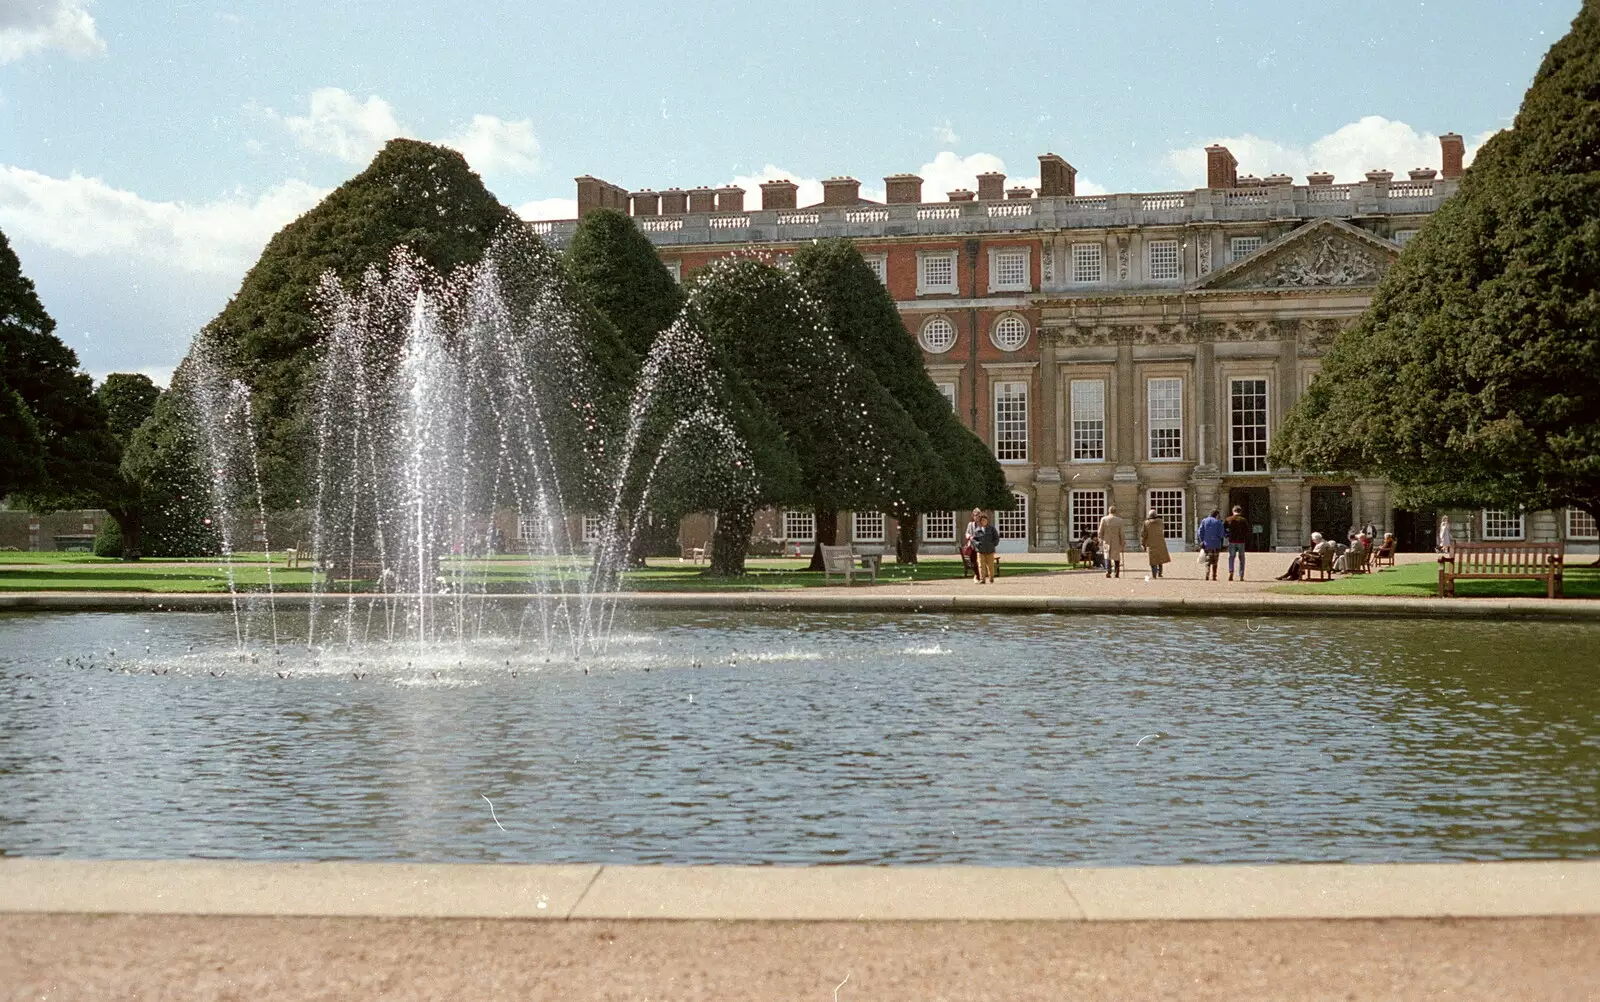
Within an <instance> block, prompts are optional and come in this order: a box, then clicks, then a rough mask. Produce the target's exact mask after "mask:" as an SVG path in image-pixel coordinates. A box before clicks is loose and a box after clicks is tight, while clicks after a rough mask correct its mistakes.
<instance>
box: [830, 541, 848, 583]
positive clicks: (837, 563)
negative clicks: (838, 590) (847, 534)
mask: <svg viewBox="0 0 1600 1002" xmlns="http://www.w3.org/2000/svg"><path fill="white" fill-rule="evenodd" d="M855 573H856V555H855V554H854V553H852V552H850V547H848V546H829V545H827V544H826V543H824V544H823V545H822V581H823V583H824V584H826V583H827V582H828V579H829V578H831V577H833V575H835V574H842V575H844V583H845V584H854V583H855Z"/></svg>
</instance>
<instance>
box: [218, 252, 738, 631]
mask: <svg viewBox="0 0 1600 1002" xmlns="http://www.w3.org/2000/svg"><path fill="white" fill-rule="evenodd" d="M507 256H508V257H514V255H507ZM512 267H513V264H512V263H511V262H510V261H507V260H505V259H502V258H501V257H500V256H498V255H497V253H496V251H494V250H491V252H490V254H489V255H488V256H487V257H486V258H485V260H484V261H483V262H482V263H480V264H478V265H475V266H471V267H466V268H463V269H461V270H459V271H458V272H456V273H454V274H452V275H450V276H440V275H437V274H435V273H434V272H432V270H431V269H429V268H428V267H427V266H426V265H425V264H423V263H422V262H421V261H420V260H418V259H417V258H416V257H415V256H413V255H411V254H409V253H407V252H405V251H403V250H402V251H398V252H396V254H395V256H394V258H393V259H392V260H391V262H390V263H389V267H388V268H387V269H386V270H384V271H382V272H380V271H379V270H378V269H376V268H373V269H369V270H368V272H367V273H366V275H365V276H364V279H363V281H362V282H361V283H360V285H359V286H358V287H357V288H355V289H348V288H346V287H345V286H344V285H343V284H342V283H340V282H339V281H338V279H337V278H336V277H335V276H333V275H332V274H331V273H330V274H328V275H326V276H325V277H324V278H323V280H322V282H321V285H320V289H319V304H318V313H319V316H320V318H321V322H322V323H323V325H324V328H325V338H324V345H325V347H324V349H323V356H322V359H321V365H320V378H319V381H318V383H317V385H316V387H315V392H314V394H313V424H312V429H311V434H312V436H313V437H314V470H315V479H314V483H315V494H314V498H313V499H312V505H311V526H310V528H311V537H312V557H313V563H314V566H316V567H318V568H320V569H321V570H322V571H323V574H322V575H321V576H319V577H318V578H317V581H316V583H315V584H314V586H313V595H312V600H311V615H310V617H309V620H308V624H307V628H306V636H305V637H304V638H303V639H304V641H305V643H306V644H307V645H308V646H309V647H311V648H313V649H319V648H320V647H322V646H324V645H327V644H330V643H338V644H342V645H344V646H346V647H348V648H353V647H356V646H358V645H361V644H365V643H369V642H373V641H381V642H383V643H386V644H395V643H407V644H411V645H414V646H415V647H416V649H417V650H419V651H424V650H427V649H429V648H433V647H437V646H438V645H448V644H457V645H459V644H465V643H467V642H469V641H472V640H473V639H475V638H476V637H479V636H481V635H482V634H483V632H484V630H485V629H486V623H487V619H486V617H487V615H488V599H489V597H490V594H491V592H493V591H496V590H501V591H503V590H506V589H507V588H508V587H509V589H510V590H514V591H519V592H523V593H531V594H532V595H533V596H534V597H535V600H530V601H527V602H524V603H522V604H521V611H520V615H519V618H518V621H517V622H516V624H515V628H514V633H515V636H516V637H517V639H518V640H519V641H529V642H532V643H535V644H537V645H539V646H541V647H543V648H545V649H561V650H564V651H565V652H566V653H568V654H571V655H577V654H580V653H583V652H596V651H601V650H603V649H604V648H605V646H606V644H607V640H608V637H609V635H610V631H611V629H612V626H613V620H614V617H615V613H616V589H617V586H618V584H619V582H620V576H621V572H622V570H623V568H624V565H625V563H626V562H627V560H628V558H629V555H630V553H631V552H632V550H633V543H634V537H635V534H636V533H637V531H638V527H639V526H640V524H641V523H642V521H643V519H644V516H645V515H646V512H647V509H648V507H649V505H650V502H651V499H652V495H653V493H654V492H656V490H657V488H658V486H659V484H660V482H661V480H662V479H663V477H665V476H668V475H669V474H670V473H671V472H673V470H672V467H673V463H674V461H675V460H678V459H680V458H682V457H687V456H689V455H691V454H693V455H697V456H698V457H699V458H700V463H699V465H700V466H702V467H706V466H709V468H710V469H711V470H712V471H713V472H711V473H708V474H707V475H709V476H715V475H719V474H720V475H722V476H724V477H725V478H730V479H729V483H728V487H729V489H731V490H734V491H737V490H738V489H739V485H740V484H741V483H743V482H748V479H749V472H750V461H749V458H748V456H747V454H746V451H745V448H744V444H743V443H742V441H741V440H740V438H739V436H738V434H737V432H736V431H735V430H734V428H733V426H732V425H731V424H730V422H729V421H728V420H727V419H726V417H725V416H724V415H723V414H721V413H720V412H719V411H718V410H717V408H716V406H715V401H716V400H717V399H718V393H717V387H716V385H715V379H716V375H715V369H714V367H713V366H712V365H710V364H709V354H708V353H709V347H708V345H707V344H706V341H705V339H704V337H703V336H702V335H701V334H700V332H699V331H698V329H697V328H696V326H695V325H694V324H693V323H691V322H689V320H688V319H687V318H680V320H679V321H678V322H677V323H675V324H674V325H673V326H672V327H671V328H669V329H668V330H667V331H666V332H664V333H663V334H662V335H661V337H660V338H659V339H658V341H657V343H656V344H655V345H654V347H653V348H652V350H651V351H650V353H649V355H648V357H647V358H646V359H644V362H643V365H642V366H641V369H640V375H639V378H638V382H637V385H636V386H635V388H634V390H633V393H632V395H631V399H630V400H629V401H628V407H627V411H626V415H625V422H619V421H615V420H613V421H610V422H608V419H607V416H606V413H605V409H604V408H602V407H601V406H599V405H598V404H597V402H596V401H597V391H598V386H597V380H598V377H597V374H596V373H595V372H594V370H593V367H592V366H591V365H590V364H589V363H588V362H587V360H586V359H585V357H584V354H583V352H582V351H581V350H580V348H579V343H580V342H579V338H578V337H576V336H574V334H575V332H574V329H573V324H572V323H571V321H570V316H571V306H570V305H569V304H567V303H565V302H563V300H562V297H561V295H560V292H559V290H558V289H557V288H556V287H555V285H554V283H540V282H537V281H534V282H529V281H527V280H526V279H527V276H526V274H518V275H515V276H510V277H508V270H509V269H511V268H512ZM192 362H193V378H192V384H193V386H194V390H193V392H192V401H191V402H192V404H193V408H194V414H195V419H196V421H197V423H198V424H199V425H200V427H201V428H202V429H203V430H204V434H203V435H202V436H201V439H202V445H203V449H204V452H205V453H206V466H207V469H208V471H209V472H210V474H211V497H210V504H211V507H212V509H213V512H214V514H213V517H214V518H215V519H216V521H217V524H218V525H219V528H220V530H221V532H220V534H221V544H222V545H221V549H222V556H223V560H224V561H225V562H226V563H227V564H228V566H229V584H230V592H232V593H233V595H234V598H235V603H234V605H235V625H236V629H235V633H236V639H237V641H238V643H239V645H240V647H241V649H243V647H244V646H245V645H246V644H247V641H248V640H249V639H250V636H251V630H250V626H249V623H250V620H251V618H252V615H253V613H252V611H251V609H252V608H253V607H252V606H250V604H249V603H244V604H241V602H240V595H239V589H238V588H237V586H236V584H235V580H234V575H233V572H232V561H233V555H234V553H235V552H236V551H238V550H239V549H240V546H239V544H238V536H239V535H240V530H239V528H238V527H239V525H240V518H241V514H242V513H245V512H248V513H249V514H250V516H251V517H252V518H254V519H255V520H256V521H257V522H258V523H259V524H261V525H265V524H267V521H268V520H267V513H266V507H265V504H264V502H263V500H262V498H263V492H262V489H261V483H260V472H259V461H258V459H257V457H256V452H255V449H256V430H255V427H254V422H253V416H252V412H251V405H250V391H249V388H248V387H247V386H245V385H244V384H243V383H242V382H240V381H238V380H237V379H234V378H231V377H230V376H229V375H228V373H227V368H226V366H225V365H223V364H221V363H218V362H216V361H215V360H213V359H212V358H211V357H210V355H209V353H208V352H207V351H206V350H204V347H203V345H202V347H201V349H200V350H197V351H196V352H195V353H194V354H193V356H192ZM613 424H620V427H611V426H610V425H613ZM708 460H709V462H708ZM741 478H742V479H741ZM580 512H581V513H588V514H587V516H586V521H587V522H588V523H589V526H588V529H589V531H587V532H585V533H584V534H583V535H584V536H586V537H587V538H581V537H580V536H579V534H577V533H575V532H573V531H572V522H573V520H574V519H575V518H577V517H583V516H580V515H579V513H580ZM497 513H514V514H515V517H516V524H517V525H518V527H519V530H520V531H519V535H520V536H521V537H522V538H521V539H520V540H519V544H520V545H521V548H522V550H523V552H522V553H521V554H519V555H518V556H519V559H517V560H515V561H514V562H513V561H511V560H508V559H506V557H507V555H506V554H502V553H498V552H496V551H497V550H498V549H500V547H499V546H497V542H498V537H499V533H498V532H497V530H496V526H495V521H496V515H497ZM266 545H267V546H268V548H269V549H270V546H271V543H270V541H268V542H267V544H266ZM269 565H270V554H269ZM506 571H511V572H512V573H511V579H510V580H504V578H505V574H504V573H503V572H506ZM491 575H493V576H498V577H500V578H502V580H501V581H500V582H499V583H498V585H494V584H492V583H491V580H490V579H491ZM272 590H273V589H272V583H271V582H270V580H269V582H268V597H269V599H270V598H271V593H272ZM274 604H275V603H274V602H272V601H270V600H269V601H267V602H266V603H265V606H264V608H265V610H266V612H264V613H263V614H264V615H266V616H268V617H269V618H271V620H272V625H271V633H272V641H273V646H274V648H277V647H278V646H279V644H280V642H281V641H282V638H281V637H280V633H279V629H278V625H277V621H276V614H275V612H273V611H272V610H273V607H274ZM504 625H505V624H504V623H503V621H497V622H496V624H495V626H496V630H497V633H503V632H504Z"/></svg>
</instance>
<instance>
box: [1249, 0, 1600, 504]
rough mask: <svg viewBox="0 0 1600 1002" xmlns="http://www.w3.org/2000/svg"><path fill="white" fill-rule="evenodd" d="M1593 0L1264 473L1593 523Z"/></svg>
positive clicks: (1598, 92) (1599, 459)
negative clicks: (1330, 476)
mask: <svg viewBox="0 0 1600 1002" xmlns="http://www.w3.org/2000/svg"><path fill="white" fill-rule="evenodd" d="M1597 372H1600V2H1597V0H1585V3H1584V5H1583V9H1582V10H1581V11H1580V12H1579V14H1578V16H1577V18H1576V20H1574V21H1573V24H1572V30H1571V32H1570V33H1569V34H1568V35H1567V36H1566V37H1565V38H1563V39H1561V40H1560V41H1559V42H1557V43H1556V44H1555V45H1554V46H1553V47H1552V48H1551V49H1550V51H1549V53H1548V54H1547V55H1546V56H1545V60H1544V64H1543V65H1542V66H1541V67H1540V69H1539V72H1538V75H1537V76H1536V77H1535V78H1534V81H1533V86H1532V87H1531V88H1530V89H1529V91H1528V93H1527V95H1526V97H1525V98H1524V99H1523V104H1522V109H1521V111H1520V112H1519V113H1518V115H1517V118H1516V122H1515V124H1514V125H1513V127H1512V129H1511V130H1509V131H1507V132H1502V133H1500V134H1499V135H1497V136H1495V137H1494V138H1492V139H1490V140H1489V141H1488V142H1487V143H1486V144H1485V145H1484V146H1483V148H1482V149H1481V150H1480V151H1479V153H1478V156H1477V159H1476V161H1475V162H1474V164H1473V165H1472V167H1471V169H1470V170H1468V171H1467V173H1466V176H1465V178H1463V180H1462V183H1461V190H1460V192H1459V193H1458V194H1457V195H1456V196H1455V197H1454V198H1452V199H1450V200H1449V201H1447V202H1446V203H1445V204H1444V205H1443V206H1441V207H1440V209H1439V211H1438V212H1436V213H1435V214H1434V215H1433V217H1432V218H1431V219H1430V220H1429V221H1428V222H1427V224H1426V225H1424V227H1423V228H1422V231H1421V233H1419V234H1418V236H1417V237H1416V238H1415V239H1414V240H1413V241H1412V242H1411V243H1410V244H1409V245H1408V246H1407V248H1406V250H1405V252H1404V253H1403V254H1401V256H1400V258H1399V260H1398V261H1397V262H1396V263H1395V265H1394V266H1393V267H1392V268H1391V269H1390V271H1389V273H1388V275H1386V276H1385V278H1384V280H1383V282H1382V284H1381V285H1380V286H1379V288H1378V291H1377V294H1376V295H1375V297H1374V299H1373V303H1372V308H1371V309H1370V310H1368V311H1367V313H1366V314H1364V315H1363V316H1362V317H1361V319H1360V320H1359V321H1358V322H1357V323H1356V324H1355V325H1354V326H1353V327H1352V328H1351V329H1350V330H1348V331H1346V332H1345V333H1344V334H1343V335H1341V336H1340V337H1339V339H1338V340H1337V341H1336V342H1335V343H1334V345H1333V346H1332V348H1331V349H1330V351H1329V353H1328V355H1327V357H1326V359H1325V361H1324V363H1323V368H1322V372H1321V374H1320V375H1319V376H1318V377H1317V379H1316V380H1315V381H1314V382H1313V383H1312V384H1311V386H1310V387H1309V388H1308V390H1307V392H1306V394H1305V395H1304V397H1303V398H1302V399H1301V401H1300V402H1299V404H1298V405H1297V406H1296V407H1295V408H1294V410H1293V411H1292V412H1291V413H1290V415H1289V416H1288V419H1287V420H1286V421H1285V423H1284V426H1283V428H1282V430H1281V432H1280V434H1279V436H1278V440H1277V445H1276V448H1275V462H1277V463H1279V464H1288V465H1293V466H1296V467H1299V468H1302V469H1308V470H1319V471H1333V470H1339V471H1358V472H1365V473H1371V474H1377V475H1381V476H1384V477H1387V478H1388V479H1389V480H1390V482H1391V483H1392V484H1393V485H1394V487H1395V488H1396V493H1397V496H1398V497H1399V499H1400V501H1401V503H1403V504H1409V505H1414V506H1422V505H1427V504H1473V505H1476V504H1486V505H1494V506H1498V507H1507V508H1519V507H1520V508H1526V509H1543V508H1555V507H1563V506H1571V507H1576V508H1580V509H1582V510H1584V511H1587V512H1589V513H1591V514H1593V515H1595V516H1596V517H1600V382H1597V381H1596V378H1595V374H1596V373H1597Z"/></svg>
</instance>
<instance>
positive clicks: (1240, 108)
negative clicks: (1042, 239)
mask: <svg viewBox="0 0 1600 1002" xmlns="http://www.w3.org/2000/svg"><path fill="white" fill-rule="evenodd" d="M1578 7H1579V0H1449V2H1445V0H1433V2H1426V3H1424V2H1418V0H1389V2H1373V0H1347V2H1345V3H1342V4H1327V3H1316V4H1312V3H1298V2H1293V0H1290V2H1285V0H1272V2H1266V0H1235V2H1221V0H1166V2H1156V0H1144V2H1141V0H1125V2H1122V3H1098V4H1090V3H1085V2H1080V0H1049V2H1033V0H1022V2H1013V3H1011V4H1008V5H1005V6H1003V7H1001V6H996V5H990V4H977V3H971V4H896V3H880V2H873V0H849V2H842V0H814V2H812V3H808V4H803V5H801V4H782V5H779V4H749V3H731V2H724V0H712V2H701V3H697V4H693V5H683V7H682V8H681V9H676V10H674V9H668V8H666V7H665V6H663V5H660V4H643V3H632V2H616V3H612V4H610V5H607V6H604V7H602V8H590V7H578V6H576V5H555V4H544V3H536V2H535V3H530V2H523V3H516V2H504V3H502V2H470V0H458V2H457V3H454V4H437V3H421V2H413V0H383V2H378V0H317V2H304V0H273V2H270V3H268V2H229V0H218V2H201V0H196V2H185V3H179V2H167V0H141V2H139V3H137V4H135V3H131V2H117V0H99V2H96V0H0V229H3V230H4V231H5V232H6V233H7V235H8V236H9V237H10V238H11V240H12V243H13V245H14V247H15V248H16V250H17V252H18V254H19V256H20V257H21V258H22V262H23V268H24V270H25V271H26V272H27V273H28V274H29V275H31V276H32V277H33V278H34V280H35V281H36V282H37V284H38V285H39V288H40V293H41V296H42V297H43V299H44V302H45V306H46V308H47V309H48V310H49V311H50V312H51V314H52V315H53V316H54V317H55V318H56V319H57V321H58V323H59V325H60V331H59V332H60V334H61V335H62V337H63V338H64V339H65V340H66V341H67V342H68V343H69V344H71V345H72V346H73V347H74V348H75V349H77V351H78V353H79V356H80V358H81V359H82V361H83V363H84V366H85V367H86V368H87V369H89V370H90V371H91V372H94V373H96V374H97V375H98V374H103V373H106V372H109V371H118V370H121V371H127V370H144V371H149V372H151V373H152V374H153V375H155V376H157V377H158V378H164V376H165V374H166V373H167V372H169V371H170V369H171V367H172V366H173V365H174V364H176V362H177V361H178V360H179V359H180V358H181V357H182V355H183V352H184V350H185V349H186V348H187V346H188V343H189V340H190V338H191V337H192V335H193V332H194V330H195V328H196V327H198V326H199V325H200V324H202V323H204V322H205V321H206V320H208V319H209V318H210V317H212V316H213V315H215V314H216V312H217V311H218V310H220V309H221V308H222V306H223V305H224V303H225V302H226V300H227V297H228V296H229V294H231V293H232V292H233V291H234V289H236V288H237V286H238V283H239V280H240V279H241V278H242V276H243V274H244V271H245V269H246V268H248V266H249V264H250V263H251V262H252V261H253V260H254V259H255V257H256V255H257V254H259V252H260V249H261V247H262V246H263V245H264V244H265V242H266V240H267V238H268V237H270V235H271V234H272V233H273V232H274V231H275V230H277V229H278V228H279V227H281V226H282V225H283V224H284V223H286V222H288V221H289V220H290V219H292V218H294V216H295V215H297V214H298V213H299V212H302V211H304V210H305V209H306V208H308V207H309V206H311V205H313V204H315V202H316V201H317V199H318V198H319V197H321V195H322V194H323V193H325V192H326V191H327V190H328V189H330V188H332V187H333V186H335V185H337V184H339V183H340V182H341V181H343V180H344V179H346V178H348V177H349V176H350V175H351V174H353V173H355V172H356V171H358V170H359V169H360V167H361V165H362V164H364V163H365V161H366V160H367V159H368V158H369V157H370V156H371V154H372V152H373V151H374V150H375V149H376V147H377V146H378V145H381V142H382V141H383V139H386V138H388V137H389V136H392V135H397V134H405V135H412V136H416V137H418V138H423V139H429V140H434V141H443V142H449V143H451V144H452V145H455V146H457V147H458V148H460V149H462V150H463V152H465V153H466V154H467V156H468V159H469V161H471V162H472V163H473V164H474V166H475V167H476V168H477V169H478V170H479V171H480V173H482V174H483V176H484V179H485V182H486V183H487V184H488V186H489V187H490V189H491V190H492V191H494V192H495V193H496V194H497V195H498V196H499V197H500V199H501V200H502V201H504V202H506V203H507V204H510V205H513V206H516V207H518V208H519V211H522V212H523V213H524V214H525V215H528V216H530V217H562V216H566V215H570V212H571V203H570V199H571V198H572V194H573V191H572V188H573V186H572V178H573V177H574V176H576V175H579V174H595V175H597V176H600V177H604V178H606V179H607V180H610V181H614V182H616V183H618V184H621V185H624V186H626V187H629V188H640V187H656V188H664V187H668V186H672V185H678V186H681V187H691V186H695V185H699V184H711V185H719V184H725V183H728V182H730V181H736V180H739V179H743V180H744V183H746V184H753V183H755V181H756V180H758V179H762V178H767V177H775V176H789V177H793V178H796V179H797V180H800V181H801V182H802V184H803V186H804V187H805V188H806V189H808V190H810V189H812V187H813V185H812V182H814V181H815V180H816V179H820V178H823V177H829V176H832V175H836V174H852V175H854V176H856V177H858V178H861V179H862V181H863V189H864V191H863V193H864V194H867V195H869V197H870V196H871V195H872V193H873V191H874V189H877V190H881V187H882V180H881V179H882V178H883V176H884V175H886V174H893V173H897V172H900V171H915V172H918V173H921V174H922V175H923V176H924V177H925V178H927V179H928V184H927V185H926V187H925V191H926V194H925V197H928V198H934V197H939V193H942V192H943V191H945V190H948V188H952V187H958V186H965V187H973V186H974V182H973V181H972V177H973V175H975V174H976V173H977V172H978V171H980V170H989V169H1002V170H1006V171H1007V173H1008V174H1010V175H1011V176H1012V177H1013V178H1017V179H1020V180H1021V183H1028V182H1027V179H1029V178H1032V177H1034V176H1035V175H1036V174H1037V172H1038V167H1037V161H1036V159H1035V158H1036V157H1037V156H1038V154H1040V153H1043V152H1046V151H1053V152H1056V153H1059V154H1061V155H1063V156H1065V157H1066V158H1067V159H1068V160H1070V161H1071V162H1072V163H1073V164H1074V165H1075V166H1076V167H1077V168H1078V170H1079V172H1080V173H1079V178H1080V185H1082V186H1083V187H1084V188H1086V189H1088V190H1102V189H1103V190H1108V191H1130V190H1146V191H1148V190H1156V191H1159V190H1169V189H1180V188H1192V187H1195V186H1196V185H1198V184H1201V183H1203V180H1204V178H1203V175H1204V171H1203V166H1202V164H1203V160H1202V159H1201V157H1200V154H1199V150H1200V149H1201V148H1202V147H1203V146H1205V145H1206V144H1207V143H1209V142H1212V141H1218V140H1220V141H1223V142H1226V143H1228V145H1229V146H1230V147H1231V148H1232V149H1233V150H1234V152H1235V154H1236V155H1237V156H1238V157H1239V160H1240V168H1241V171H1243V172H1248V173H1254V174H1260V175H1265V174H1269V173H1273V172H1276V171H1283V172H1286V173H1290V174H1294V175H1296V176H1297V177H1299V178H1303V175H1304V174H1305V173H1306V172H1307V171H1309V170H1316V169H1327V170H1331V171H1333V172H1334V173H1335V174H1336V175H1339V180H1341V181H1345V180H1356V179H1358V177H1359V174H1360V172H1362V171H1364V170H1366V169H1368V168H1373V167H1384V168H1387V169H1390V170H1393V171H1395V172H1396V173H1403V172H1404V171H1405V170H1407V169H1409V168H1412V167H1418V166H1438V149H1437V139H1436V136H1437V134H1438V133H1441V132H1448V131H1455V132H1459V133H1462V134H1463V135H1464V136H1466V137H1467V141H1468V144H1469V148H1475V146H1476V145H1477V144H1478V143H1479V142H1481V140H1482V138H1484V137H1485V136H1487V135H1489V134H1492V133H1493V131H1494V130H1496V129H1499V128H1502V127H1505V126H1506V125H1508V124H1509V123H1510V120H1511V118H1512V116H1513V115H1514V114H1515V112H1516V109H1517V106H1518V104H1519V103H1520V101H1521V97H1522V93H1523V91H1524V90H1525V89H1526V87H1527V85H1528V83H1529V81H1530V80H1531V78H1532V75H1533V73H1534V71H1535V70H1536V69H1537V67H1538V64H1539V60H1540V58H1541V57H1542V56H1543V54H1544V52H1545V50H1546V49H1547V48H1549V46H1550V44H1551V43H1553V42H1554V41H1555V40H1556V39H1557V38H1559V37H1560V36H1561V35H1562V34H1563V33H1564V32H1565V31H1566V29H1567V26H1568V24H1569V22H1570V21H1571V19H1572V17H1573V16H1574V15H1575V14H1576V13H1577V10H1578ZM752 194H753V192H752ZM802 194H804V192H803V193H802Z"/></svg>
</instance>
